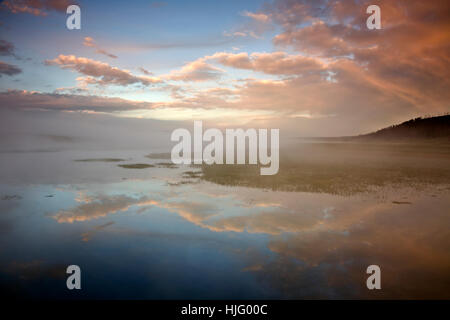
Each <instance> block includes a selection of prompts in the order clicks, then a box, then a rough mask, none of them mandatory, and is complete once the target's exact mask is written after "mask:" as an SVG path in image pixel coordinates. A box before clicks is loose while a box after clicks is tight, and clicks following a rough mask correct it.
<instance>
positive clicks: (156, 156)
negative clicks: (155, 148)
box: [146, 152, 171, 160]
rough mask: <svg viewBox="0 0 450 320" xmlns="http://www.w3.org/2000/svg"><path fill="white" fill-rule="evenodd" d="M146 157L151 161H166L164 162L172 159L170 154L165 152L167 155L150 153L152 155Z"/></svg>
mask: <svg viewBox="0 0 450 320" xmlns="http://www.w3.org/2000/svg"><path fill="white" fill-rule="evenodd" d="M146 157H147V158H149V159H164V160H167V159H171V155H170V153H167V152H165V153H150V154H148V155H146Z"/></svg>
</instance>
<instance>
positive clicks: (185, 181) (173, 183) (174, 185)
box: [167, 180, 199, 187]
mask: <svg viewBox="0 0 450 320" xmlns="http://www.w3.org/2000/svg"><path fill="white" fill-rule="evenodd" d="M197 183H199V180H181V181H178V182H168V183H167V185H169V186H172V187H177V186H182V185H186V184H197Z"/></svg>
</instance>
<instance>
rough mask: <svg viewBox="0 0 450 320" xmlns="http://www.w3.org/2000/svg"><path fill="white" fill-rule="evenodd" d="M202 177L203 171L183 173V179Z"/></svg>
mask: <svg viewBox="0 0 450 320" xmlns="http://www.w3.org/2000/svg"><path fill="white" fill-rule="evenodd" d="M202 176H203V171H185V172H183V178H191V179H198V178H201V177H202Z"/></svg>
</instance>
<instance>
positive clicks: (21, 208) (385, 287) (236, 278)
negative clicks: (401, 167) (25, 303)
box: [0, 151, 450, 299]
mask: <svg viewBox="0 0 450 320" xmlns="http://www.w3.org/2000/svg"><path fill="white" fill-rule="evenodd" d="M145 154H146V152H144V151H135V152H130V151H126V152H125V151H124V152H36V153H2V154H1V159H0V165H1V175H0V176H1V180H0V181H1V182H0V197H1V200H0V288H1V291H2V295H5V296H9V297H12V296H16V297H20V298H25V297H29V298H100V299H111V298H125V299H135V298H136V299H220V298H228V299H263V298H277V299H287V298H326V299H332V298H449V297H450V228H449V226H450V211H449V210H448V208H450V196H449V190H448V189H447V188H445V187H439V186H430V187H425V188H423V189H421V190H417V189H412V188H408V187H404V188H400V189H398V188H397V189H394V188H391V189H387V188H386V189H382V190H378V191H376V192H373V193H370V194H368V193H365V194H359V195H354V196H346V197H344V196H334V195H328V194H318V193H297V192H272V191H268V190H263V189H256V188H244V187H238V186H235V187H225V186H219V185H215V184H212V183H209V182H205V181H202V180H201V179H199V178H196V176H197V175H194V176H190V177H189V176H186V175H183V172H186V171H199V169H196V168H190V167H188V166H186V167H179V168H174V169H173V168H166V167H163V166H156V167H154V168H146V169H124V168H121V167H118V166H117V165H118V164H122V163H149V164H151V163H158V162H167V160H156V159H148V158H145V157H144V155H145ZM91 158H123V159H125V160H126V161H123V162H118V163H115V162H77V161H74V160H76V159H91ZM71 264H75V265H79V266H80V267H81V270H82V290H80V291H76V292H75V290H74V291H69V290H67V289H66V285H65V280H66V276H67V275H66V274H65V268H66V267H67V266H68V265H71ZM371 264H376V265H379V266H380V267H381V270H382V290H380V291H377V292H373V291H369V290H367V288H366V278H367V275H366V273H365V270H366V268H367V266H369V265H371Z"/></svg>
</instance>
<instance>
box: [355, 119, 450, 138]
mask: <svg viewBox="0 0 450 320" xmlns="http://www.w3.org/2000/svg"><path fill="white" fill-rule="evenodd" d="M353 138H358V139H377V140H378V139H380V140H399V139H400V140H403V139H414V140H415V139H450V115H443V116H436V117H429V118H422V117H419V118H415V119H411V120H408V121H405V122H403V123H401V124H397V125H393V126H390V127H387V128H384V129H381V130H378V131H376V132H372V133H369V134H365V135H359V136H357V137H353Z"/></svg>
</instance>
